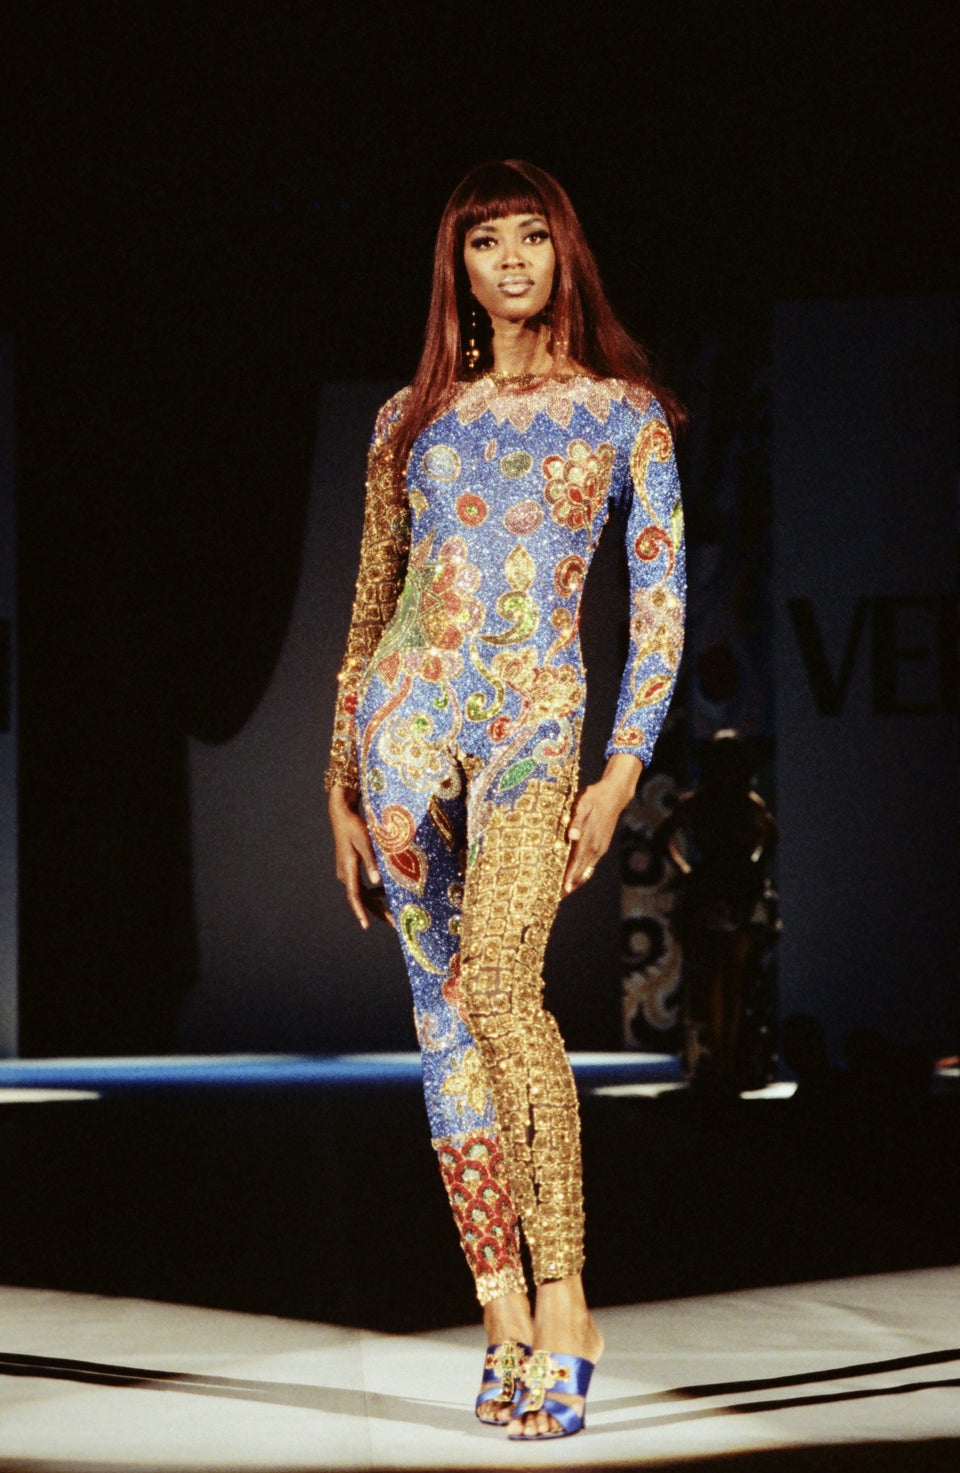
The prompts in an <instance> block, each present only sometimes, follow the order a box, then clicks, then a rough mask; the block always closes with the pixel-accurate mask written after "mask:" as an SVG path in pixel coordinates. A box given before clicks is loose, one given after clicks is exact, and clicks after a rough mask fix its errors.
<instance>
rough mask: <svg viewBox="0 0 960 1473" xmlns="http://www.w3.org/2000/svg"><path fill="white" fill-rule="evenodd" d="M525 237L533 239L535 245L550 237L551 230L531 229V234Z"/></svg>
mask: <svg viewBox="0 0 960 1473" xmlns="http://www.w3.org/2000/svg"><path fill="white" fill-rule="evenodd" d="M524 239H525V240H532V241H533V243H534V245H541V244H542V243H543V241H545V240H549V239H550V232H549V230H544V229H542V228H540V229H537V230H531V231H530V233H529V235H527V236H525V237H524Z"/></svg>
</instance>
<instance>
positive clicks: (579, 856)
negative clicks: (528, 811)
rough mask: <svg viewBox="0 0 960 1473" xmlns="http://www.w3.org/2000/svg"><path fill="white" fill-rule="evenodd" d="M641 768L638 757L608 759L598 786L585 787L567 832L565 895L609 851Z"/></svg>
mask: <svg viewBox="0 0 960 1473" xmlns="http://www.w3.org/2000/svg"><path fill="white" fill-rule="evenodd" d="M642 771H643V766H642V764H641V762H640V760H639V758H637V757H630V756H627V755H626V754H623V755H618V756H616V757H611V758H610V760H609V762H608V763H607V767H606V771H605V772H604V774H603V777H602V778H601V779H600V781H599V782H598V783H591V784H590V786H589V787H586V788H584V790H583V792H582V793H581V794H580V796H579V798H578V799H577V801H576V803H575V804H574V809H573V813H572V815H571V818H570V825H569V827H568V829H567V838H568V839H569V840H570V842H571V845H572V848H571V850H570V855H569V858H568V859H567V869H566V873H565V875H564V877H563V889H564V893H565V894H567V895H569V894H570V892H571V890H575V889H577V887H578V886H579V885H582V884H584V883H585V882H586V881H587V880H589V879H590V877H591V875H592V874H593V871H594V868H595V866H596V864H597V861H598V860H599V859H601V858H602V857H603V855H604V854H606V852H607V850H608V849H609V848H610V841H611V839H612V838H613V836H614V834H615V833H616V829H617V823H618V821H619V818H620V815H621V813H622V812H623V810H624V809H625V808H626V806H627V804H628V803H629V802H630V800H631V798H632V797H633V795H634V793H635V792H636V787H637V781H638V780H639V777H640V774H641V772H642Z"/></svg>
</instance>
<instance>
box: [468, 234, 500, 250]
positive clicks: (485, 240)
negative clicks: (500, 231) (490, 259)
mask: <svg viewBox="0 0 960 1473" xmlns="http://www.w3.org/2000/svg"><path fill="white" fill-rule="evenodd" d="M496 243H497V241H496V236H493V235H472V236H471V237H470V246H471V249H472V250H475V251H482V250H486V249H487V247H488V246H494V245H496Z"/></svg>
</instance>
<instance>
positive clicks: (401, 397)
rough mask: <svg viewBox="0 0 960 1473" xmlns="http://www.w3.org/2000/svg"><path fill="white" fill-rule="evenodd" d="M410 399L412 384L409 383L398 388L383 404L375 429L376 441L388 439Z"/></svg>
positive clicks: (374, 436)
mask: <svg viewBox="0 0 960 1473" xmlns="http://www.w3.org/2000/svg"><path fill="white" fill-rule="evenodd" d="M409 401H410V385H409V384H407V385H406V386H405V387H404V388H402V389H398V390H397V392H396V393H395V394H391V395H390V398H389V399H388V400H387V402H386V403H385V404H381V406H380V408H379V410H378V411H377V420H376V424H375V425H374V429H373V438H374V440H375V441H377V440H386V439H388V437H389V436H390V434H391V432H392V431H393V430H394V429H395V428H396V426H397V425H398V424H399V422H400V420H401V418H402V417H403V412H404V410H405V409H406V407H407V404H408V403H409Z"/></svg>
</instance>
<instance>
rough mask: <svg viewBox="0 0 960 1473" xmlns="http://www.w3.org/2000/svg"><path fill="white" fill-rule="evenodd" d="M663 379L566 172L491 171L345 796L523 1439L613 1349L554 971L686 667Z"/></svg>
mask: <svg viewBox="0 0 960 1473" xmlns="http://www.w3.org/2000/svg"><path fill="white" fill-rule="evenodd" d="M656 387H657V386H656V385H655V384H654V382H653V379H652V375H651V371H650V367H649V363H648V360H647V357H646V355H645V353H644V351H643V350H642V348H640V346H639V345H638V344H636V343H635V342H634V341H633V340H632V339H631V338H630V337H629V335H628V334H627V333H626V331H625V330H624V329H623V327H622V326H621V325H620V324H619V323H618V321H617V320H616V318H615V316H614V315H613V312H612V310H611V308H610V306H609V304H608V303H607V301H606V299H605V297H604V294H603V289H602V286H601V284H600V279H599V275H598V273H597V268H596V265H595V262H594V259H593V256H592V255H591V252H590V250H589V247H588V246H587V243H586V241H585V239H584V236H583V232H582V229H581V227H580V224H579V221H578V220H577V217H576V215H575V213H574V211H573V207H572V205H571V204H570V201H569V199H568V197H567V195H566V194H565V193H564V191H563V190H562V189H561V187H560V186H559V184H557V182H556V181H555V180H554V179H552V178H551V176H550V175H548V174H546V173H544V172H543V171H542V170H541V169H537V168H535V167H534V166H533V165H531V164H527V163H524V162H522V161H518V160H508V161H506V162H501V163H494V164H485V165H481V166H480V167H479V168H477V169H474V170H473V171H472V172H471V173H470V174H469V175H468V176H467V178H466V179H465V180H464V181H463V182H462V183H461V184H460V185H459V186H458V188H457V189H456V190H455V191H454V193H453V195H452V196H451V198H450V201H449V203H448V204H447V207H446V209H445V210H444V213H443V217H442V219H441V222H440V229H439V233H438V237H437V244H436V251H435V259H434V272H433V293H432V299H431V305H430V313H429V319H428V323H427V330H426V341H425V347H424V352H423V356H422V359H421V362H420V366H419V368H418V370H417V373H416V376H415V378H414V380H413V382H412V383H411V385H410V386H409V387H408V388H406V389H404V390H402V391H401V392H400V393H399V394H397V395H396V396H395V397H394V398H392V399H391V400H390V401H389V402H388V403H387V404H385V405H384V407H383V409H382V410H381V412H380V415H379V417H378V420H377V424H376V428H375V431H374V435H373V441H372V444H371V447H370V454H369V462H368V481H367V499H366V512H365V522H364V531H363V541H362V547H361V555H360V574H359V579H358V582H357V592H356V601H355V604H354V610H353V619H352V623H351V627H350V634H349V639H348V643H347V651H346V657H345V660H344V664H343V668H342V670H341V673H340V677H339V680H340V688H339V695H338V701H337V712H336V720H335V730H334V740H333V752H332V758H331V763H330V768H329V772H328V774H327V786H328V789H329V793H330V817H331V822H332V825H333V833H334V841H335V844H336V851H337V874H338V877H339V878H340V880H341V881H342V882H343V884H344V886H345V888H346V892H347V898H348V900H349V903H350V905H351V907H352V909H353V911H354V914H355V915H356V917H357V919H358V921H359V922H360V924H361V926H364V927H366V926H367V925H368V913H367V907H368V906H369V908H370V909H372V910H376V909H377V906H378V903H379V905H380V907H381V909H383V910H385V911H386V912H387V913H388V915H389V918H390V919H391V920H392V923H393V924H394V925H395V926H396V929H397V933H398V936H399V939H400V944H401V946H402V948H403V953H404V959H405V961H406V965H407V969H408V972H409V975H410V981H411V985H412V988H413V999H414V1012H415V1018H416V1023H417V1033H418V1038H419V1042H420V1048H421V1052H422V1057H423V1076H424V1089H425V1094H426V1102H427V1113H428V1116H429V1122H430V1129H431V1135H432V1139H433V1145H434V1147H435V1149H436V1151H437V1155H438V1158H439V1162H440V1170H441V1173H442V1176H443V1180H444V1183H445V1185H446V1189H447V1192H448V1195H449V1199H450V1204H451V1207H452V1209H453V1214H454V1218H455V1220H456V1224H457V1227H458V1230H459V1233H460V1240H461V1243H462V1246H463V1251H464V1253H465V1255H466V1258H467V1262H468V1264H469V1265H470V1269H471V1271H472V1273H473V1276H474V1280H475V1283H476V1290H477V1297H478V1298H479V1300H480V1303H481V1304H482V1305H483V1306H484V1324H485V1328H486V1331H487V1340H488V1350H487V1356H486V1363H485V1367H484V1374H483V1382H482V1385H481V1391H480V1395H479V1397H478V1400H477V1408H476V1410H477V1415H478V1416H479V1417H480V1418H481V1419H482V1420H484V1421H489V1422H494V1423H498V1424H499V1423H506V1424H507V1431H508V1433H509V1435H510V1436H511V1437H518V1438H540V1437H558V1436H565V1435H567V1434H569V1433H571V1432H575V1431H578V1430H579V1429H580V1427H581V1426H582V1425H583V1421H584V1409H585V1398H586V1393H587V1387H588V1384H589V1380H590V1376H591V1374H592V1371H593V1367H594V1365H595V1363H596V1361H597V1359H598V1357H599V1355H600V1352H601V1350H602V1346H603V1342H602V1338H601V1336H600V1333H599V1331H598V1329H597V1327H596V1324H595V1322H594V1321H593V1319H592V1317H591V1315H590V1312H589V1309H588V1307H587V1303H586V1299H585V1296H584V1291H583V1285H582V1281H581V1277H580V1275H581V1269H582V1266H583V1202H582V1192H581V1169H580V1144H579V1117H578V1110H577V1098H576V1092H575V1089H574V1082H573V1076H572V1073H571V1070H570V1065H569V1063H568V1061H567V1057H566V1054H565V1051H564V1047H563V1043H562V1041H561V1038H560V1035H559V1032H558V1030H557V1026H556V1023H555V1021H554V1019H553V1018H552V1017H551V1015H550V1014H549V1013H548V1012H546V1011H545V1010H544V1008H543V1003H542V997H543V979H542V964H543V956H544V951H545V948H546V943H547V937H548V935H549V932H550V927H551V925H552V922H553V919H554V916H555V914H556V910H557V907H558V905H559V903H560V900H561V898H562V897H563V895H564V894H565V893H569V892H570V891H572V890H573V889H575V888H576V887H578V886H580V885H582V884H584V883H585V882H586V881H588V880H589V879H590V876H591V875H592V874H593V870H594V866H595V865H596V863H597V860H598V859H599V858H600V856H601V855H602V854H604V853H605V851H606V850H607V848H608V846H609V844H610V841H611V839H612V837H613V834H614V832H615V829H616V825H617V820H618V818H619V816H620V814H621V812H622V811H623V809H624V808H625V807H626V805H627V804H628V803H629V801H630V799H631V797H632V796H633V793H634V790H635V788H636V785H637V780H638V778H639V776H640V773H641V771H642V770H643V767H644V764H646V763H647V762H648V761H649V759H650V754H651V752H652V750H653V746H654V743H655V741H656V739H657V735H658V733H659V731H660V728H661V725H662V723H663V720H664V716H665V714H666V711H667V706H668V704H669V701H670V696H671V693H672V690H673V686H674V682H675V679H676V672H677V666H678V664H679V660H680V651H681V644H682V631H683V606H684V575H683V540H682V515H681V509H680V493H679V483H678V479H677V472H676V466H675V461H674V454H673V442H672V438H671V432H670V422H669V421H670V419H671V418H672V417H673V416H674V414H675V411H676V406H675V401H674V400H673V399H672V397H671V396H670V395H668V394H666V393H665V392H663V391H660V392H659V398H658V397H657V396H656V394H655V390H656ZM613 507H617V508H620V509H621V510H622V512H623V515H624V524H625V527H626V539H627V550H628V556H629V566H630V580H631V621H630V650H629V656H628V659H627V663H626V668H625V670H624V673H623V681H622V686H621V690H620V698H619V706H618V710H617V717H616V724H615V727H614V730H613V733H612V735H611V738H610V742H609V745H608V748H607V763H606V767H605V769H604V772H603V774H602V776H601V777H600V778H599V780H598V781H597V782H595V783H591V784H589V785H588V786H586V787H584V788H582V789H578V782H579V778H578V757H579V735H580V725H581V718H582V715H583V709H584V699H585V695H586V686H585V672H584V667H583V664H582V661H581V658H580V653H579V644H578V637H577V627H578V614H579V606H580V596H581V590H582V587H583V582H584V578H585V576H586V573H587V570H588V567H589V565H590V560H591V557H592V554H593V552H594V549H595V548H596V545H597V542H598V540H599V537H600V533H601V531H602V529H603V526H604V524H605V522H606V520H607V516H608V514H609V512H610V510H611V508H613ZM362 875H365V876H366V878H367V879H368V880H369V883H370V884H371V885H372V886H378V885H380V884H382V886H383V891H384V894H383V895H382V896H381V898H380V900H379V902H378V899H377V896H376V894H375V893H374V894H373V895H372V896H371V894H370V892H367V893H366V894H365V892H364V889H363V886H362V883H361V876H362ZM365 902H366V903H365ZM521 1231H522V1236H523V1239H524V1241H525V1244H526V1249H527V1252H528V1255H529V1261H530V1268H531V1272H532V1277H533V1281H534V1284H535V1285H536V1302H535V1305H534V1307H533V1311H532V1312H531V1305H530V1301H529V1299H528V1297H527V1285H526V1278H525V1273H524V1268H523V1264H522V1262H521V1251H520V1237H521Z"/></svg>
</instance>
